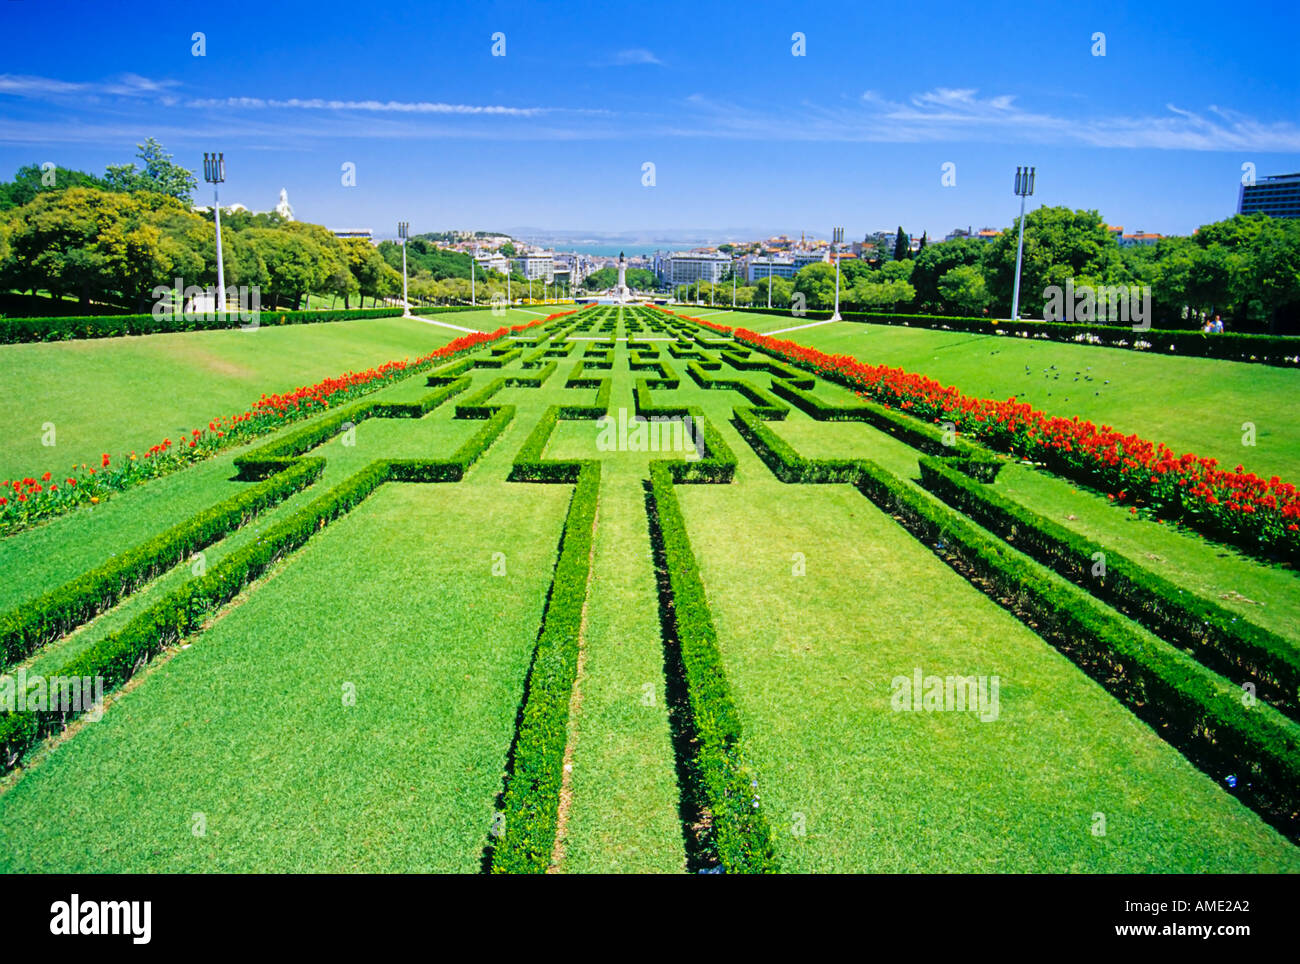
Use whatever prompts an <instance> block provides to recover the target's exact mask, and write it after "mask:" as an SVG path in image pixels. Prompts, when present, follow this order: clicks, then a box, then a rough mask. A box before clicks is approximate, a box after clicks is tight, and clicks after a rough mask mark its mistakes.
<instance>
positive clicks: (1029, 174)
mask: <svg viewBox="0 0 1300 964" xmlns="http://www.w3.org/2000/svg"><path fill="white" fill-rule="evenodd" d="M1034 171H1035V168H1032V167H1017V168H1016V188H1015V192H1016V196H1017V197H1029V196H1030V195H1031V194H1033V193H1034V177H1035V174H1034Z"/></svg>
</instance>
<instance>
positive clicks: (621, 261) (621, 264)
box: [614, 251, 632, 301]
mask: <svg viewBox="0 0 1300 964" xmlns="http://www.w3.org/2000/svg"><path fill="white" fill-rule="evenodd" d="M614 300H615V301H631V300H632V292H631V291H629V290H628V287H627V259H626V258H625V257H623V252H622V251H620V252H619V253H618V284H617V285H616V286H615V288H614Z"/></svg>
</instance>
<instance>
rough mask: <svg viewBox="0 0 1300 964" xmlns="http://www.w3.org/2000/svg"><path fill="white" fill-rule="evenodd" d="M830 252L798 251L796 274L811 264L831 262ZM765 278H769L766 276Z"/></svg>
mask: <svg viewBox="0 0 1300 964" xmlns="http://www.w3.org/2000/svg"><path fill="white" fill-rule="evenodd" d="M830 259H831V256H830V250H829V249H828V250H826V251H796V252H795V253H794V270H795V274H798V273H799V270H800V269H801V268H806V267H807V266H808V265H810V264H818V263H819V262H828V261H830ZM763 277H767V276H766V275H764V276H763Z"/></svg>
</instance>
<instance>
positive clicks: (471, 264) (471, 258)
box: [469, 254, 477, 308]
mask: <svg viewBox="0 0 1300 964" xmlns="http://www.w3.org/2000/svg"><path fill="white" fill-rule="evenodd" d="M469 304H470V307H471V308H473V307H474V306H475V305H476V304H477V302H476V301H475V300H474V255H472V254H471V255H470V256H469Z"/></svg>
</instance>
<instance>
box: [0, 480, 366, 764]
mask: <svg viewBox="0 0 1300 964" xmlns="http://www.w3.org/2000/svg"><path fill="white" fill-rule="evenodd" d="M387 476H388V466H387V464H386V463H383V462H374V463H372V464H371V465H369V466H367V467H366V468H364V469H362V470H361V471H360V472H357V473H355V474H353V475H352V476H350V477H349V478H347V479H346V480H344V481H343V482H341V483H339V484H338V485H336V486H334V488H332V489H330V490H329V491H328V492H326V493H325V494H324V495H322V496H321V497H320V498H318V499H316V500H314V501H313V502H311V503H310V504H309V505H307V506H305V507H304V508H302V509H299V510H298V511H297V512H295V513H294V514H293V515H291V516H290V517H289V518H287V519H284V520H282V521H281V522H279V523H277V524H275V525H273V526H271V527H270V528H268V529H267V531H266V532H264V533H262V535H261V536H260V537H259V538H258V539H256V540H254V541H252V542H250V543H248V544H247V545H245V546H242V547H241V548H239V549H237V550H235V551H234V552H232V553H231V554H230V555H229V556H226V557H225V558H224V559H222V560H221V561H219V562H218V563H217V564H216V565H214V566H213V567H212V568H211V569H209V570H208V571H207V573H206V575H204V576H201V577H199V578H198V579H194V580H191V581H190V582H187V583H186V584H185V585H183V586H181V587H180V588H178V589H176V590H173V591H172V592H170V593H168V594H167V595H166V596H165V597H164V598H162V599H160V600H159V601H158V602H156V603H154V604H153V605H152V606H150V607H149V608H148V609H146V610H145V611H144V612H142V613H140V614H139V615H137V616H136V617H135V618H134V619H132V620H131V621H130V622H128V623H127V624H126V625H125V626H123V627H122V628H121V629H119V630H117V631H116V632H114V633H111V634H109V635H108V636H105V637H104V638H103V639H101V640H99V641H98V642H97V643H95V644H94V645H93V646H91V647H90V648H88V649H86V650H85V651H83V652H81V653H79V654H78V655H76V656H74V657H73V658H72V659H71V660H70V661H69V662H68V663H66V664H65V665H64V666H63V667H62V668H60V669H59V670H57V671H56V672H54V673H51V674H49V675H51V676H61V677H74V676H75V677H87V676H88V677H102V678H103V681H104V691H105V692H109V691H111V690H113V689H116V688H117V687H118V686H120V685H121V684H122V683H124V682H125V681H126V680H128V679H130V678H131V677H132V676H133V675H135V673H136V672H137V671H138V670H139V669H140V668H141V667H142V666H144V664H145V663H147V662H148V661H149V660H150V659H152V658H153V657H154V656H155V655H157V654H158V653H159V652H161V651H162V650H163V649H164V648H166V647H167V646H169V645H171V644H173V643H175V642H176V641H178V640H180V639H181V638H183V637H184V636H186V635H188V634H190V633H192V632H195V631H197V630H198V629H199V628H201V627H202V625H203V622H204V621H205V620H206V618H207V616H208V615H209V614H210V613H212V612H214V611H215V610H216V609H217V608H219V607H220V606H222V605H224V604H225V603H227V602H229V601H230V600H231V599H233V598H234V597H235V596H236V595H237V594H238V593H239V592H240V591H241V590H242V589H243V588H244V587H245V586H247V585H248V584H249V583H250V582H252V581H253V580H255V579H257V578H258V577H259V576H260V575H261V574H262V573H264V572H265V571H266V570H267V569H268V568H269V567H270V566H271V565H273V564H274V563H275V562H276V560H278V559H280V558H281V557H282V556H284V555H286V554H288V553H289V552H292V551H293V550H294V549H297V548H298V547H300V546H301V545H303V544H304V543H305V542H306V541H307V540H308V539H309V538H311V536H312V535H314V534H315V533H316V532H318V531H320V529H321V528H323V527H324V526H326V525H328V524H329V523H330V522H332V521H333V520H334V519H337V518H338V517H339V516H341V515H344V514H345V513H347V512H349V511H351V509H352V508H353V507H355V506H356V505H357V504H358V503H360V502H361V501H362V500H364V499H365V498H366V497H367V496H369V495H370V493H372V492H373V491H374V490H375V489H376V488H378V487H379V486H380V485H381V484H382V483H383V482H384V481H385V479H386V478H387ZM64 722H65V721H64V717H63V714H62V713H61V712H44V713H39V712H36V711H31V710H28V711H24V712H19V713H6V714H4V715H2V716H0V768H3V769H8V768H10V767H12V766H14V765H15V764H16V763H17V762H18V760H19V759H21V757H22V755H23V754H24V753H25V752H26V751H27V750H28V749H30V748H31V746H32V745H33V744H34V743H35V742H36V741H37V740H39V739H40V738H41V737H42V736H44V735H46V734H48V733H52V732H55V731H57V730H58V729H60V728H61V727H62V726H63V724H64Z"/></svg>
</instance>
